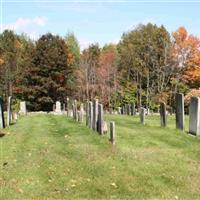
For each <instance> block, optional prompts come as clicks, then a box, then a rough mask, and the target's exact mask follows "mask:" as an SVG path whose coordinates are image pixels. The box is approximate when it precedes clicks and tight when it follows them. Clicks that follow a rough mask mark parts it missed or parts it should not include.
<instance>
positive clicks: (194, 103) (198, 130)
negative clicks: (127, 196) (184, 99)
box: [189, 97, 200, 135]
mask: <svg viewBox="0 0 200 200" xmlns="http://www.w3.org/2000/svg"><path fill="white" fill-rule="evenodd" d="M189 115H190V116H189V133H191V134H193V135H200V98H199V97H191V100H190V107H189Z"/></svg>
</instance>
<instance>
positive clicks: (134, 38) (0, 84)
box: [0, 23, 200, 111]
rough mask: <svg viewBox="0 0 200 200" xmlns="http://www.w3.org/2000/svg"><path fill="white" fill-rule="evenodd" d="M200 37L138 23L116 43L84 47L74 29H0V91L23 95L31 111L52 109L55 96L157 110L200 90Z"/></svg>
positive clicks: (4, 93)
mask: <svg viewBox="0 0 200 200" xmlns="http://www.w3.org/2000/svg"><path fill="white" fill-rule="evenodd" d="M199 88H200V39H199V38H198V37H196V36H194V35H192V34H189V33H188V32H187V30H186V29H185V28H184V27H180V28H178V29H177V30H176V31H175V32H173V33H172V34H170V33H169V32H168V31H167V30H166V28H165V27H164V26H157V25H155V24H151V23H149V24H147V25H142V24H140V25H138V26H137V27H136V28H134V29H133V30H130V31H128V32H125V33H123V35H122V37H121V39H120V41H119V42H118V44H106V45H104V46H103V47H102V48H100V46H99V44H98V43H95V44H91V45H90V46H89V47H88V48H86V49H84V50H83V51H82V52H81V51H80V46H79V43H78V40H77V38H76V37H75V35H74V34H73V33H68V34H67V35H66V36H65V37H60V36H58V35H53V34H51V33H47V34H44V35H42V36H41V37H40V38H39V39H38V40H37V41H33V40H31V39H30V38H28V37H27V36H26V35H23V34H21V35H18V34H16V33H15V32H13V31H11V30H5V31H4V32H3V33H1V34H0V96H2V97H3V98H4V100H6V99H7V98H8V96H13V97H14V99H16V101H19V100H25V101H27V106H28V109H29V110H33V111H37V110H44V111H50V110H52V107H53V104H54V102H55V101H57V100H60V101H61V102H65V101H66V98H67V97H71V98H73V99H77V100H78V101H87V100H91V99H94V98H98V99H99V100H100V101H101V102H102V103H103V104H104V106H105V107H106V108H113V109H115V108H117V107H118V106H120V105H122V104H124V103H131V102H135V103H136V105H137V107H138V108H140V107H141V106H145V107H146V108H150V109H153V110H156V109H157V108H158V105H159V102H161V101H164V102H165V103H167V104H168V105H170V106H171V107H173V105H174V94H175V93H176V92H182V93H184V94H185V95H186V97H187V96H192V95H193V94H195V95H197V96H198V95H199V96H200V92H199Z"/></svg>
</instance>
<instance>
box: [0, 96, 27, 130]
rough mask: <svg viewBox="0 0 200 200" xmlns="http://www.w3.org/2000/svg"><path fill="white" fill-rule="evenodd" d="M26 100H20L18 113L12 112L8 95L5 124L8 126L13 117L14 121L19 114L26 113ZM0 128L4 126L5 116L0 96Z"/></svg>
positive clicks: (10, 99) (10, 97) (10, 98)
mask: <svg viewBox="0 0 200 200" xmlns="http://www.w3.org/2000/svg"><path fill="white" fill-rule="evenodd" d="M26 113H27V110H26V102H25V101H22V102H20V111H19V113H13V111H12V96H9V97H8V103H7V126H10V125H11V123H12V122H13V119H14V120H15V121H16V120H17V119H18V117H19V114H25V115H26ZM0 128H5V118H4V102H3V99H2V98H1V97H0Z"/></svg>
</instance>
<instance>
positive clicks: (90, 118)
mask: <svg viewBox="0 0 200 200" xmlns="http://www.w3.org/2000/svg"><path fill="white" fill-rule="evenodd" d="M92 125H93V105H92V101H90V102H89V120H88V126H89V128H91V129H92Z"/></svg>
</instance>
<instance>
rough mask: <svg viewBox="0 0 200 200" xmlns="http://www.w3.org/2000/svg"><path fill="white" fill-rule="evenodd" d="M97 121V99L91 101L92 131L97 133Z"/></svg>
mask: <svg viewBox="0 0 200 200" xmlns="http://www.w3.org/2000/svg"><path fill="white" fill-rule="evenodd" d="M97 121H98V99H95V100H94V101H93V120H92V123H93V125H92V128H93V130H94V131H97Z"/></svg>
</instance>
